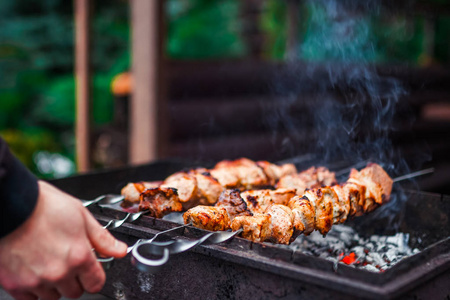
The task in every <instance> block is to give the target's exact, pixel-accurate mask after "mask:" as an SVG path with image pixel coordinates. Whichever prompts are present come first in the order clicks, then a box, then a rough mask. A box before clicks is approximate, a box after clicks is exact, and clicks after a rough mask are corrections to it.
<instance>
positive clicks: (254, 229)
mask: <svg viewBox="0 0 450 300" xmlns="http://www.w3.org/2000/svg"><path fill="white" fill-rule="evenodd" d="M271 220H272V216H271V215H269V214H254V215H253V216H238V217H236V218H234V220H233V222H231V229H232V230H233V231H237V230H239V229H240V228H242V229H243V231H242V233H241V236H242V237H243V238H245V239H247V240H251V241H254V242H263V241H265V240H266V238H267V237H270V234H271V228H270V223H271Z"/></svg>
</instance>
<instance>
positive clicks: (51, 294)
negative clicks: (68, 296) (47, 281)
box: [34, 287, 61, 300]
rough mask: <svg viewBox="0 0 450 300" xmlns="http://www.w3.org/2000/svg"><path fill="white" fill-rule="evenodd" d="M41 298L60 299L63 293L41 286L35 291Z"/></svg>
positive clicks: (45, 299)
mask: <svg viewBox="0 0 450 300" xmlns="http://www.w3.org/2000/svg"><path fill="white" fill-rule="evenodd" d="M34 294H36V295H37V297H38V298H39V299H42V300H58V299H59V298H61V294H60V293H59V292H58V291H57V290H56V289H52V288H48V287H41V288H38V289H36V291H35V293H34Z"/></svg>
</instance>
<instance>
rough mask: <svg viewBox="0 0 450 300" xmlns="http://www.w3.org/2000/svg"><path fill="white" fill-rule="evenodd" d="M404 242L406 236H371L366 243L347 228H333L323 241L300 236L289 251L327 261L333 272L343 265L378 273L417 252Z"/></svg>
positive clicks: (320, 236)
mask: <svg viewBox="0 0 450 300" xmlns="http://www.w3.org/2000/svg"><path fill="white" fill-rule="evenodd" d="M408 241H409V234H407V233H402V232H399V233H397V234H395V235H393V236H379V235H372V236H371V237H370V238H367V239H366V238H363V237H360V236H359V235H358V234H357V233H356V231H355V230H354V229H353V228H351V227H349V226H345V225H335V226H333V228H332V230H331V231H330V232H329V233H328V234H327V236H326V237H323V236H322V235H321V234H320V233H319V232H313V233H312V234H311V235H309V236H304V235H300V236H299V237H298V238H297V239H296V240H295V241H294V242H292V244H291V245H289V247H290V248H292V249H294V250H295V251H300V252H302V253H305V254H309V255H314V256H318V257H321V258H325V259H327V260H330V261H332V262H334V263H335V264H334V268H335V269H337V267H338V263H343V264H347V265H350V266H353V267H355V268H362V269H365V270H368V271H372V272H382V271H384V270H386V269H388V268H390V267H392V266H393V265H395V264H396V263H398V262H399V261H400V260H402V259H404V258H406V257H408V256H411V255H413V254H415V253H417V252H419V249H411V248H410V247H409V246H408Z"/></svg>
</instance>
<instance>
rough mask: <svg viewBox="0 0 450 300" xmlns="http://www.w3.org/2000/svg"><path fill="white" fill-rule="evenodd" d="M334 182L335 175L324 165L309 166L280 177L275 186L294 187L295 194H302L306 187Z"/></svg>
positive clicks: (317, 186) (316, 186)
mask: <svg viewBox="0 0 450 300" xmlns="http://www.w3.org/2000/svg"><path fill="white" fill-rule="evenodd" d="M335 183H336V177H335V175H334V173H333V172H330V171H329V170H328V169H327V168H325V167H319V168H315V167H311V168H309V169H307V170H305V171H303V172H300V173H297V174H290V175H285V176H283V177H281V178H280V180H279V181H278V184H277V188H290V189H296V190H297V195H300V196H301V195H303V193H304V192H305V190H306V189H311V188H319V187H322V186H330V185H332V184H335Z"/></svg>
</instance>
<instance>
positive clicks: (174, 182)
mask: <svg viewBox="0 0 450 300" xmlns="http://www.w3.org/2000/svg"><path fill="white" fill-rule="evenodd" d="M161 188H174V189H176V190H177V193H178V198H179V201H180V202H181V203H182V204H183V210H187V209H189V208H191V207H194V206H195V205H197V204H198V199H197V179H196V178H195V176H193V175H192V174H188V173H187V172H177V173H175V174H173V175H171V176H169V177H167V178H166V179H165V180H164V182H163V184H162V185H161Z"/></svg>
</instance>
